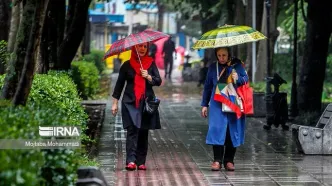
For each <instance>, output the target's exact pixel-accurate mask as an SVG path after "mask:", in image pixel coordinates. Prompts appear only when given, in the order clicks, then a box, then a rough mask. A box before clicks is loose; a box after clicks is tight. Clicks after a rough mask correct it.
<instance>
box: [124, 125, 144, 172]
mask: <svg viewBox="0 0 332 186" xmlns="http://www.w3.org/2000/svg"><path fill="white" fill-rule="evenodd" d="M148 137H149V130H143V129H139V128H137V127H135V126H134V125H131V126H129V127H128V128H127V139H126V153H127V157H126V164H128V163H130V162H134V163H136V164H137V165H138V166H140V165H142V164H145V161H146V155H147V153H148Z"/></svg>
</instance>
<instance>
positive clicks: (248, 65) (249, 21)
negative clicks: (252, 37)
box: [245, 1, 257, 81]
mask: <svg viewBox="0 0 332 186" xmlns="http://www.w3.org/2000/svg"><path fill="white" fill-rule="evenodd" d="M252 9H253V6H252V2H251V1H249V2H248V4H247V7H246V10H245V15H246V16H245V17H246V18H245V22H246V25H248V26H252V25H253V22H252ZM256 45H257V44H256ZM246 47H247V54H246V59H245V67H246V70H247V73H248V76H249V79H250V81H252V66H253V61H252V43H248V44H246Z"/></svg>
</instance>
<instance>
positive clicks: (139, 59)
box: [135, 45, 143, 69]
mask: <svg viewBox="0 0 332 186" xmlns="http://www.w3.org/2000/svg"><path fill="white" fill-rule="evenodd" d="M135 50H136V54H137V57H138V61H139V64H140V65H141V68H142V69H143V66H142V62H141V58H140V57H139V54H138V51H137V48H136V45H135Z"/></svg>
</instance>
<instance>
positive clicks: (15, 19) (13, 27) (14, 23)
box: [8, 0, 21, 53]
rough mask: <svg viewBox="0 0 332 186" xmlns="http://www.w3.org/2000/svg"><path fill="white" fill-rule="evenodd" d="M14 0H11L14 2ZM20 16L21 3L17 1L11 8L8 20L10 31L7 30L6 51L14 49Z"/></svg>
mask: <svg viewBox="0 0 332 186" xmlns="http://www.w3.org/2000/svg"><path fill="white" fill-rule="evenodd" d="M14 1H15V0H12V3H14ZM20 16H21V3H17V4H16V5H15V6H13V8H12V16H11V20H10V31H9V38H8V52H9V53H12V52H13V51H14V46H15V41H16V35H17V30H18V26H19V25H20V18H21V17H20Z"/></svg>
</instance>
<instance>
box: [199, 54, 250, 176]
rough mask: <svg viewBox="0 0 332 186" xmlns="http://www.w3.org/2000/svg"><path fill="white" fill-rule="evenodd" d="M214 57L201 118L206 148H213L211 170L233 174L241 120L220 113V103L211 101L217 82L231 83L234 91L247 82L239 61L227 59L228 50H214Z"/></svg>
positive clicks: (241, 137) (209, 71) (231, 115)
mask: <svg viewBox="0 0 332 186" xmlns="http://www.w3.org/2000/svg"><path fill="white" fill-rule="evenodd" d="M215 54H216V57H217V59H218V62H216V63H212V64H211V65H210V66H209V69H208V73H207V77H206V81H205V84H204V91H203V97H202V102H201V106H202V117H205V118H206V117H208V123H209V129H208V133H207V137H206V144H208V145H212V146H213V154H214V161H213V163H212V165H211V169H212V170H220V169H221V165H222V164H223V165H224V168H225V169H226V170H228V171H234V170H235V167H234V156H235V152H236V148H237V147H238V146H240V145H242V144H243V143H244V133H245V131H244V130H245V116H244V115H243V114H242V116H241V117H240V118H238V117H237V116H236V114H235V113H229V112H223V111H222V103H220V102H218V101H215V100H214V99H213V97H214V94H215V89H216V85H217V82H219V83H226V81H227V80H228V81H229V79H233V85H234V87H235V89H236V87H238V86H240V85H243V84H245V83H246V82H248V75H247V73H246V71H245V69H244V68H243V66H242V63H241V61H240V60H239V59H237V58H233V59H231V57H230V49H229V48H216V49H215ZM234 70H235V71H234ZM222 71H223V73H222V75H221V76H220V74H221V72H222ZM217 73H219V74H217ZM218 76H220V77H218ZM208 107H209V114H208Z"/></svg>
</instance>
